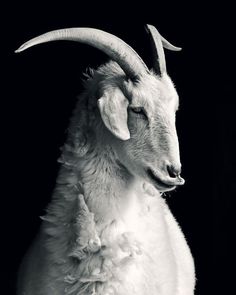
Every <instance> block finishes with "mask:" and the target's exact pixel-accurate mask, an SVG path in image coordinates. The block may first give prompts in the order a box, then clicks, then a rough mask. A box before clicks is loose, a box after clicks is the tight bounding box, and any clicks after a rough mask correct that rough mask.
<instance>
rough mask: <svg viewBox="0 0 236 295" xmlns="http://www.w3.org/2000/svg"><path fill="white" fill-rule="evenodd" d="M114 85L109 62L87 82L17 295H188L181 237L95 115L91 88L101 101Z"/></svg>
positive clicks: (116, 74) (187, 262)
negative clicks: (99, 95)
mask: <svg viewBox="0 0 236 295" xmlns="http://www.w3.org/2000/svg"><path fill="white" fill-rule="evenodd" d="M155 79H156V78H155ZM120 81H123V82H124V83H125V75H124V72H123V71H122V69H121V68H120V67H119V65H118V64H117V63H115V62H110V63H108V64H106V65H105V66H102V67H100V68H99V69H98V70H97V71H95V72H94V73H93V75H92V77H90V78H89V79H88V81H86V85H85V87H86V91H85V92H84V94H83V95H81V96H80V97H79V100H78V105H77V107H76V109H75V112H74V115H73V117H72V120H71V124H70V128H69V132H68V139H67V142H66V144H65V146H64V147H63V151H62V155H61V157H60V159H59V162H61V164H62V165H61V168H60V172H59V176H58V179H57V185H56V188H55V191H54V194H53V198H52V201H51V203H50V204H49V206H48V209H47V213H46V215H45V216H44V217H42V219H43V222H42V226H41V229H40V233H39V234H38V236H37V238H36V239H35V241H34V243H33V245H32V246H31V248H30V249H29V251H28V253H27V255H26V257H25V258H24V260H23V263H22V266H21V269H20V274H19V280H18V281H19V284H18V294H19V295H49V294H50V295H53V294H55V295H85V294H86V295H87V294H94V295H95V294H97V295H99V294H100V295H106V294H114V295H131V294H132V295H134V294H135V295H150V294H156V295H193V290H194V283H195V276H194V265H193V259H192V255H191V253H190V250H189V248H188V246H187V243H186V241H185V238H184V236H183V234H182V231H181V229H180V228H179V226H178V224H177V222H176V221H175V219H174V217H173V216H172V214H171V212H170V210H169V208H168V206H167V204H166V203H165V201H164V199H163V198H162V197H161V194H160V193H159V191H158V190H157V189H156V188H155V187H154V186H153V185H152V184H151V183H150V182H148V181H146V179H145V178H143V177H142V175H141V174H140V175H139V174H138V173H132V171H131V170H130V169H128V168H127V166H126V165H124V163H125V161H124V160H122V161H121V158H122V156H121V155H122V154H123V152H124V143H123V141H121V140H120V139H119V138H118V137H116V136H114V135H113V134H112V133H111V132H110V130H108V128H106V127H105V126H104V120H103V119H102V118H101V116H100V115H99V109H98V107H97V96H98V85H99V91H102V92H106V93H107V91H110V90H109V89H111V88H112V89H113V88H116V89H122V87H121V86H120V85H121V84H120ZM101 89H102V90H101ZM116 95H117V94H114V96H116ZM113 99H114V101H116V97H113ZM111 112H112V110H111ZM135 120H136V119H135ZM142 124H144V123H142ZM131 125H132V124H131V123H130V126H131ZM131 129H132V128H130V132H131V133H132V132H134V131H132V130H131ZM131 136H132V134H131ZM132 152H133V153H134V154H137V153H138V150H137V149H135V148H134V149H133V150H132Z"/></svg>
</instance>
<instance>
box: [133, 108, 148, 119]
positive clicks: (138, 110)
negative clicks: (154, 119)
mask: <svg viewBox="0 0 236 295" xmlns="http://www.w3.org/2000/svg"><path fill="white" fill-rule="evenodd" d="M130 109H131V111H132V112H133V113H135V114H137V115H139V116H142V117H144V118H145V119H147V115H146V113H145V111H144V109H143V108H142V107H131V108H130Z"/></svg>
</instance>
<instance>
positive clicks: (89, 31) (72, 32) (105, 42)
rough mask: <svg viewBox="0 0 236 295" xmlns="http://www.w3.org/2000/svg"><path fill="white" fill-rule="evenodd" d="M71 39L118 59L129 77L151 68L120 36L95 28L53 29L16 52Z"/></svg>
mask: <svg viewBox="0 0 236 295" xmlns="http://www.w3.org/2000/svg"><path fill="white" fill-rule="evenodd" d="M57 40H69V41H77V42H81V43H85V44H88V45H91V46H93V47H95V48H98V49H100V50H101V51H103V52H104V53H106V54H107V55H108V56H109V57H110V58H111V59H112V60H114V61H116V62H117V63H118V64H119V65H120V67H121V68H122V69H123V71H124V72H125V73H126V75H127V76H128V77H130V78H131V79H132V78H133V79H135V78H136V77H137V76H139V75H141V74H143V73H149V70H148V68H147V66H146V65H145V63H144V62H143V60H142V59H141V57H140V56H139V55H138V54H137V52H136V51H135V50H134V49H133V48H132V47H130V46H129V45H128V44H127V43H125V42H124V41H123V40H121V39H120V38H118V37H116V36H114V35H112V34H110V33H107V32H105V31H102V30H98V29H93V28H68V29H61V30H55V31H51V32H48V33H45V34H42V35H40V36H38V37H36V38H33V39H31V40H29V41H28V42H26V43H24V44H23V45H21V46H20V47H19V48H18V49H17V50H16V51H15V52H21V51H23V50H25V49H27V48H29V47H32V46H34V45H38V44H41V43H46V42H51V41H57Z"/></svg>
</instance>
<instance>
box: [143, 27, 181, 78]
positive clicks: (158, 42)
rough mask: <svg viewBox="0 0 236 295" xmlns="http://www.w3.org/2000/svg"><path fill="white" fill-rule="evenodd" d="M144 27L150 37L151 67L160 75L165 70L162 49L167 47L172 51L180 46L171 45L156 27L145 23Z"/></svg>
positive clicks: (177, 49)
mask: <svg viewBox="0 0 236 295" xmlns="http://www.w3.org/2000/svg"><path fill="white" fill-rule="evenodd" d="M146 29H147V31H148V33H149V35H150V38H151V43H152V44H151V45H152V51H153V69H154V70H155V72H156V73H157V74H159V75H162V74H163V73H165V72H166V59H165V53H164V49H163V48H166V49H169V50H172V51H180V50H181V49H182V48H180V47H176V46H174V45H172V44H171V43H170V42H169V41H167V40H166V39H165V38H164V37H162V36H161V34H160V33H159V32H158V31H157V29H156V28H155V27H154V26H152V25H147V26H146Z"/></svg>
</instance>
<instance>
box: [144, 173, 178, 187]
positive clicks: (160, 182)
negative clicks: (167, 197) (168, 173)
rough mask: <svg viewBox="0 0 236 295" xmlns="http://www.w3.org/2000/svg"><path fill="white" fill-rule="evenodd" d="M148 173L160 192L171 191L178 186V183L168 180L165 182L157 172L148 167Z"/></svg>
mask: <svg viewBox="0 0 236 295" xmlns="http://www.w3.org/2000/svg"><path fill="white" fill-rule="evenodd" d="M147 175H148V176H149V179H150V180H151V182H152V183H153V184H154V186H155V187H156V188H157V189H158V190H159V191H160V192H166V191H171V190H173V189H175V188H176V185H173V184H169V183H167V182H164V181H163V180H161V179H160V178H159V177H158V176H157V175H156V173H155V172H154V171H153V170H152V169H150V168H148V169H147Z"/></svg>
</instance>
